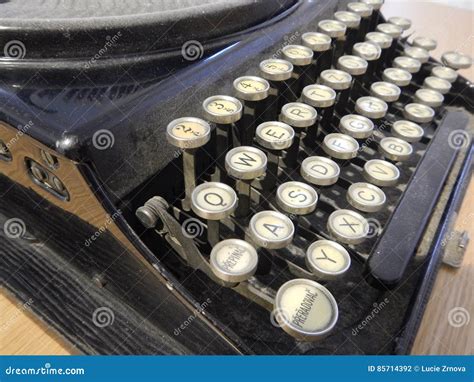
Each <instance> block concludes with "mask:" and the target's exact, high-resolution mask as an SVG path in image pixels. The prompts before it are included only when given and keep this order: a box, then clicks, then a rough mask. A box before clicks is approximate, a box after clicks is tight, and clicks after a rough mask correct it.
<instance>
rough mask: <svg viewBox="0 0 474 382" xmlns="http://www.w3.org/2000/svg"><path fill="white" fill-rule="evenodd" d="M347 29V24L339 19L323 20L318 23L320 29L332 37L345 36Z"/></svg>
mask: <svg viewBox="0 0 474 382" xmlns="http://www.w3.org/2000/svg"><path fill="white" fill-rule="evenodd" d="M346 29H347V27H346V24H344V23H341V22H340V21H337V20H321V21H320V22H319V23H318V31H319V32H322V33H326V34H327V35H328V36H329V37H331V38H341V37H344V35H345V34H346Z"/></svg>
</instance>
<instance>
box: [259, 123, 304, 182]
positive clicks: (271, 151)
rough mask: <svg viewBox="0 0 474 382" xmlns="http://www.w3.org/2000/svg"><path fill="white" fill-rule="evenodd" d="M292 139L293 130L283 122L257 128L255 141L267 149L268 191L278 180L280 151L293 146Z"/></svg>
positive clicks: (266, 178)
mask: <svg viewBox="0 0 474 382" xmlns="http://www.w3.org/2000/svg"><path fill="white" fill-rule="evenodd" d="M294 137H295V131H294V130H293V128H292V127H291V126H289V125H287V124H286V123H283V122H277V121H271V122H264V123H261V124H260V125H258V126H257V130H256V132H255V140H256V142H257V143H258V144H259V145H260V146H262V147H264V148H265V149H267V175H266V176H265V185H266V186H267V187H268V189H271V188H273V186H274V185H275V182H276V180H277V179H278V165H279V163H280V156H281V150H286V149H287V148H289V147H290V146H291V145H292V144H293V139H294Z"/></svg>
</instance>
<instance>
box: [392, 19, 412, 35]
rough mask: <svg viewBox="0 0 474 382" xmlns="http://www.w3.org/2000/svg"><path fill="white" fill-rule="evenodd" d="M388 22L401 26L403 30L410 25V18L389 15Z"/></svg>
mask: <svg viewBox="0 0 474 382" xmlns="http://www.w3.org/2000/svg"><path fill="white" fill-rule="evenodd" d="M388 22H389V23H390V24H394V25H396V26H398V27H400V28H402V29H403V30H404V31H406V30H407V29H410V27H411V20H410V19H407V18H406V17H398V16H394V17H389V18H388Z"/></svg>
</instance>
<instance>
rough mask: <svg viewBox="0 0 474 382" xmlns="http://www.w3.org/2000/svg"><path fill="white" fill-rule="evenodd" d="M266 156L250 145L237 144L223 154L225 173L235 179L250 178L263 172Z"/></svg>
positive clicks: (265, 166) (265, 165) (256, 176)
mask: <svg viewBox="0 0 474 382" xmlns="http://www.w3.org/2000/svg"><path fill="white" fill-rule="evenodd" d="M266 168H267V156H266V155H265V153H264V152H263V151H262V150H260V149H257V148H256V147H252V146H238V147H235V148H233V149H232V150H230V151H229V152H228V153H227V154H226V156H225V169H226V171H227V173H228V174H229V175H230V176H232V177H234V178H237V179H242V180H250V179H255V178H258V177H260V176H262V175H264V174H265V170H266Z"/></svg>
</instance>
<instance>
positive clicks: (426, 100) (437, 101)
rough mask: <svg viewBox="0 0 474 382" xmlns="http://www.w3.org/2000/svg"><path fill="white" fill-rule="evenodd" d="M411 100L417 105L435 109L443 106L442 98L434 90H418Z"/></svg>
mask: <svg viewBox="0 0 474 382" xmlns="http://www.w3.org/2000/svg"><path fill="white" fill-rule="evenodd" d="M413 100H414V101H415V102H417V103H421V104H423V105H426V106H429V107H433V108H436V107H440V106H441V105H442V104H443V101H444V96H443V95H442V94H441V93H440V92H438V91H436V90H431V89H418V90H417V91H416V92H415V97H414V99H413Z"/></svg>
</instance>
